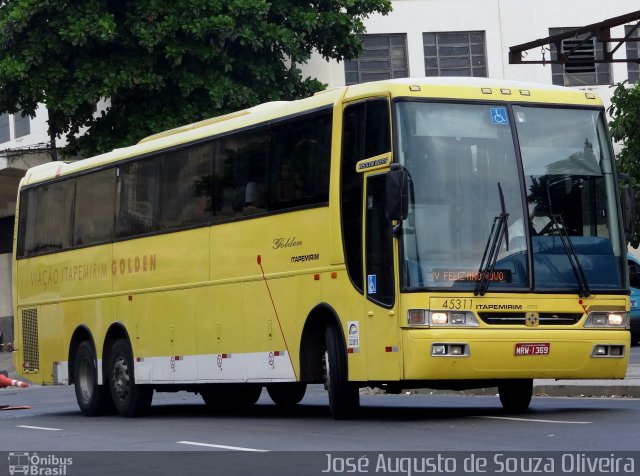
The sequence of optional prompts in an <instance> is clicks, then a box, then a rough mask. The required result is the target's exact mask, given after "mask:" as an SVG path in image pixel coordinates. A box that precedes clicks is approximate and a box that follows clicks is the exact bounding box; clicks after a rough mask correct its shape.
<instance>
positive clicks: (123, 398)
mask: <svg viewBox="0 0 640 476" xmlns="http://www.w3.org/2000/svg"><path fill="white" fill-rule="evenodd" d="M109 386H110V388H111V398H112V399H113V403H114V405H115V407H116V410H118V413H119V414H120V415H122V416H123V417H127V418H133V417H137V416H141V415H143V414H145V413H146V412H147V411H148V410H149V407H151V400H152V398H153V388H152V387H151V386H148V385H139V384H136V379H135V373H134V367H133V352H132V350H131V344H130V343H129V341H128V340H127V339H118V340H117V341H116V342H115V343H114V344H113V347H112V348H111V353H110V355H109Z"/></svg>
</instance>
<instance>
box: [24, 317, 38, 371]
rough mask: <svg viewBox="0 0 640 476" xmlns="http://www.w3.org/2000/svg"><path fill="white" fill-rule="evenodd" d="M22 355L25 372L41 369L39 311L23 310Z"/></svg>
mask: <svg viewBox="0 0 640 476" xmlns="http://www.w3.org/2000/svg"><path fill="white" fill-rule="evenodd" d="M22 356H23V367H24V371H25V372H37V371H38V370H40V347H39V345H38V311H37V309H24V310H23V311H22Z"/></svg>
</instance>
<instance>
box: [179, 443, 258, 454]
mask: <svg viewBox="0 0 640 476" xmlns="http://www.w3.org/2000/svg"><path fill="white" fill-rule="evenodd" d="M176 443H178V444H179V445H192V446H206V447H207V448H220V449H222V450H234V451H253V452H256V453H268V452H269V450H260V449H257V448H243V447H241V446H227V445H214V444H212V443H199V442H197V441H177V442H176Z"/></svg>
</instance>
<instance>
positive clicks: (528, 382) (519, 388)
mask: <svg viewBox="0 0 640 476" xmlns="http://www.w3.org/2000/svg"><path fill="white" fill-rule="evenodd" d="M498 394H499V395H500V402H501V403H502V407H503V408H504V409H505V410H506V411H507V412H509V413H523V412H526V411H527V409H528V408H529V404H530V403H531V395H532V394H533V379H518V380H504V381H502V382H501V383H499V384H498Z"/></svg>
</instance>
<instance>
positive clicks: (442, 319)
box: [429, 311, 479, 327]
mask: <svg viewBox="0 0 640 476" xmlns="http://www.w3.org/2000/svg"><path fill="white" fill-rule="evenodd" d="M429 325H431V326H434V327H444V326H446V327H477V326H478V325H479V324H478V320H477V319H476V316H474V315H473V313H472V312H469V311H431V312H430V313H429Z"/></svg>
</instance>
